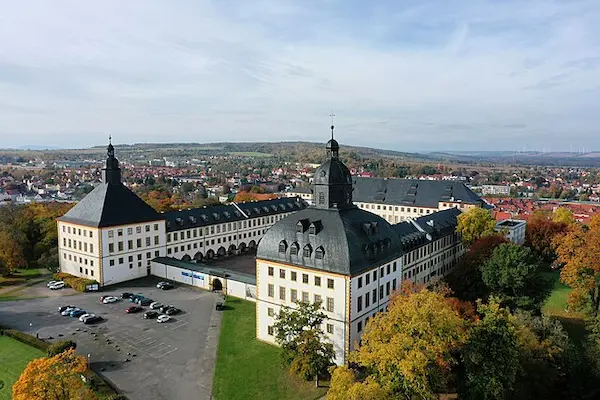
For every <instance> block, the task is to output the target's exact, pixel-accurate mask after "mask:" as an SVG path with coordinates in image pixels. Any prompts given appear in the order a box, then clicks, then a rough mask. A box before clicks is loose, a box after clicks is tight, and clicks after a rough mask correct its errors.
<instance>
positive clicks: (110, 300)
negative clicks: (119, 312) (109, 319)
mask: <svg viewBox="0 0 600 400" xmlns="http://www.w3.org/2000/svg"><path fill="white" fill-rule="evenodd" d="M117 301H119V298H118V297H115V296H107V297H105V298H104V299H102V303H104V304H110V303H116V302H117Z"/></svg>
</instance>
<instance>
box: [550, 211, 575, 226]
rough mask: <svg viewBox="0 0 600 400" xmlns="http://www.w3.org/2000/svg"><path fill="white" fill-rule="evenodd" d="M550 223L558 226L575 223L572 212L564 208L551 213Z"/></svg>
mask: <svg viewBox="0 0 600 400" xmlns="http://www.w3.org/2000/svg"><path fill="white" fill-rule="evenodd" d="M552 221H553V222H557V223H559V224H565V225H571V224H574V223H575V217H574V216H573V211H571V210H569V209H568V208H566V207H558V208H557V209H556V210H554V212H552Z"/></svg>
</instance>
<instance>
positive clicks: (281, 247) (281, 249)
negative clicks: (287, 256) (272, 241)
mask: <svg viewBox="0 0 600 400" xmlns="http://www.w3.org/2000/svg"><path fill="white" fill-rule="evenodd" d="M286 250H287V243H286V241H285V240H282V241H281V242H279V252H280V253H285V251H286Z"/></svg>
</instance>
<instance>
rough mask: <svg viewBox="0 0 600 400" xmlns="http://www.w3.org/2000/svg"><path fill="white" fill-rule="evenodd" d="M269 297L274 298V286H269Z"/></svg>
mask: <svg viewBox="0 0 600 400" xmlns="http://www.w3.org/2000/svg"><path fill="white" fill-rule="evenodd" d="M269 297H275V286H273V285H271V284H269Z"/></svg>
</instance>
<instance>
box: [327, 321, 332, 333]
mask: <svg viewBox="0 0 600 400" xmlns="http://www.w3.org/2000/svg"><path fill="white" fill-rule="evenodd" d="M327 333H329V334H331V335H332V334H333V324H327Z"/></svg>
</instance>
